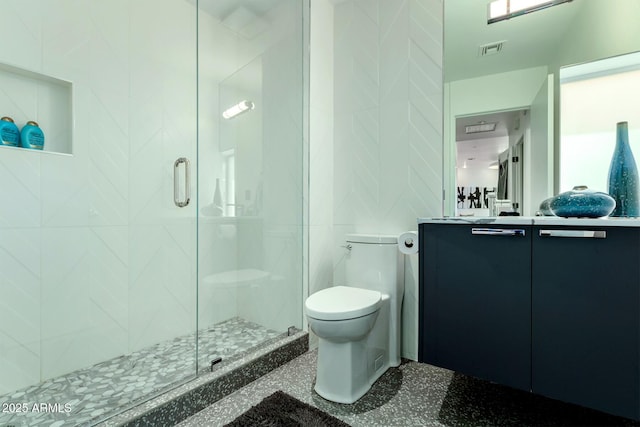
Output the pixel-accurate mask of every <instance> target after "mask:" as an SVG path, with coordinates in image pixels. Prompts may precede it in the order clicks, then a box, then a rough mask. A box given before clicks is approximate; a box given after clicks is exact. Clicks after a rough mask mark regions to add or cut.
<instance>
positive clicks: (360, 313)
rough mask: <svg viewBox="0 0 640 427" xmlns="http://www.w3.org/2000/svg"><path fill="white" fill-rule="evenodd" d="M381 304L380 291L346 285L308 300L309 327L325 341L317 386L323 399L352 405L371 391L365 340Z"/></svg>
mask: <svg viewBox="0 0 640 427" xmlns="http://www.w3.org/2000/svg"><path fill="white" fill-rule="evenodd" d="M382 303H383V298H382V294H381V293H380V292H377V291H371V290H367V289H359V288H353V287H346V286H334V287H332V288H328V289H325V290H323V291H320V292H317V293H315V294H313V295H311V296H310V297H309V298H308V299H307V301H306V302H305V308H306V311H307V319H308V320H309V328H311V330H312V331H313V332H314V333H315V334H316V335H317V336H318V338H319V339H320V340H323V341H324V342H323V345H322V346H321V347H320V348H319V349H318V367H317V377H316V385H315V390H316V392H317V393H318V394H319V395H320V396H322V397H324V398H325V399H328V400H331V401H334V402H340V403H353V402H355V401H356V400H358V399H359V398H360V397H361V396H362V395H364V394H365V393H366V392H367V390H368V389H369V388H370V386H371V384H370V383H369V375H368V372H367V364H366V363H364V361H365V360H366V359H367V348H366V340H367V337H368V335H369V333H370V332H371V330H372V329H373V326H374V325H375V323H376V320H377V318H378V314H379V313H380V307H381V306H382ZM336 361H339V362H338V363H336Z"/></svg>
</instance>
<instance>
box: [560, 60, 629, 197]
mask: <svg viewBox="0 0 640 427" xmlns="http://www.w3.org/2000/svg"><path fill="white" fill-rule="evenodd" d="M560 94H561V103H560V118H561V120H560V124H561V126H560V129H561V138H560V141H561V145H560V191H561V192H563V191H568V190H571V189H572V188H573V187H574V186H576V185H586V186H587V187H589V188H591V189H593V190H596V191H604V192H607V191H608V184H607V177H608V173H609V165H610V162H611V158H612V154H613V151H614V146H615V144H616V123H618V122H623V121H625V122H628V128H629V145H630V146H631V151H632V152H633V153H634V157H635V159H636V162H638V161H639V160H640V108H638V100H639V99H640V52H636V53H632V54H627V55H621V56H616V57H613V58H607V59H603V60H600V61H593V62H589V63H586V64H580V65H576V66H571V67H565V68H562V69H561V70H560ZM594 99H597V100H598V102H593V100H594ZM585 171H588V173H585Z"/></svg>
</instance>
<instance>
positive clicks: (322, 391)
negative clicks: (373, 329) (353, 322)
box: [314, 338, 389, 403]
mask: <svg viewBox="0 0 640 427" xmlns="http://www.w3.org/2000/svg"><path fill="white" fill-rule="evenodd" d="M385 356H386V355H385V350H383V349H376V348H371V347H367V339H366V338H365V339H362V340H359V341H354V342H346V343H334V342H330V341H327V340H323V339H322V338H320V342H319V345H318V365H317V373H316V385H315V387H314V390H315V391H316V393H318V394H319V395H320V396H322V397H323V398H325V399H327V400H330V401H332V402H337V403H354V402H355V401H357V400H358V399H360V398H361V397H362V396H364V395H365V394H366V393H367V392H368V391H369V389H370V388H371V385H372V384H373V383H374V382H375V381H376V380H377V379H378V378H379V377H380V376H381V375H382V374H383V373H384V372H385V371H386V370H387V369H388V368H389V363H388V358H387V357H385Z"/></svg>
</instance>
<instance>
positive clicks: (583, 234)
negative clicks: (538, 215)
mask: <svg viewBox="0 0 640 427" xmlns="http://www.w3.org/2000/svg"><path fill="white" fill-rule="evenodd" d="M540 237H580V238H588V239H606V238H607V232H606V231H592V230H540Z"/></svg>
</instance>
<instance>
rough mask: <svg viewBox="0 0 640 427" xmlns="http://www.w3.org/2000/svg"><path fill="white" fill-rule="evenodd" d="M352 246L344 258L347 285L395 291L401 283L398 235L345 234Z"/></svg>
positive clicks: (401, 265) (389, 291) (402, 268)
mask: <svg viewBox="0 0 640 427" xmlns="http://www.w3.org/2000/svg"><path fill="white" fill-rule="evenodd" d="M346 240H347V246H348V247H350V248H351V249H350V250H349V253H348V254H347V256H346V259H345V279H346V283H345V285H346V286H355V287H358V288H364V289H371V290H375V291H379V292H382V293H385V294H389V295H392V296H393V295H395V294H396V293H397V292H398V291H399V290H400V288H401V287H402V286H403V285H404V280H401V279H402V278H401V275H403V274H404V265H403V264H402V261H403V259H402V257H401V254H400V251H399V250H398V238H397V236H385V235H372V234H348V235H347V239H346Z"/></svg>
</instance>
